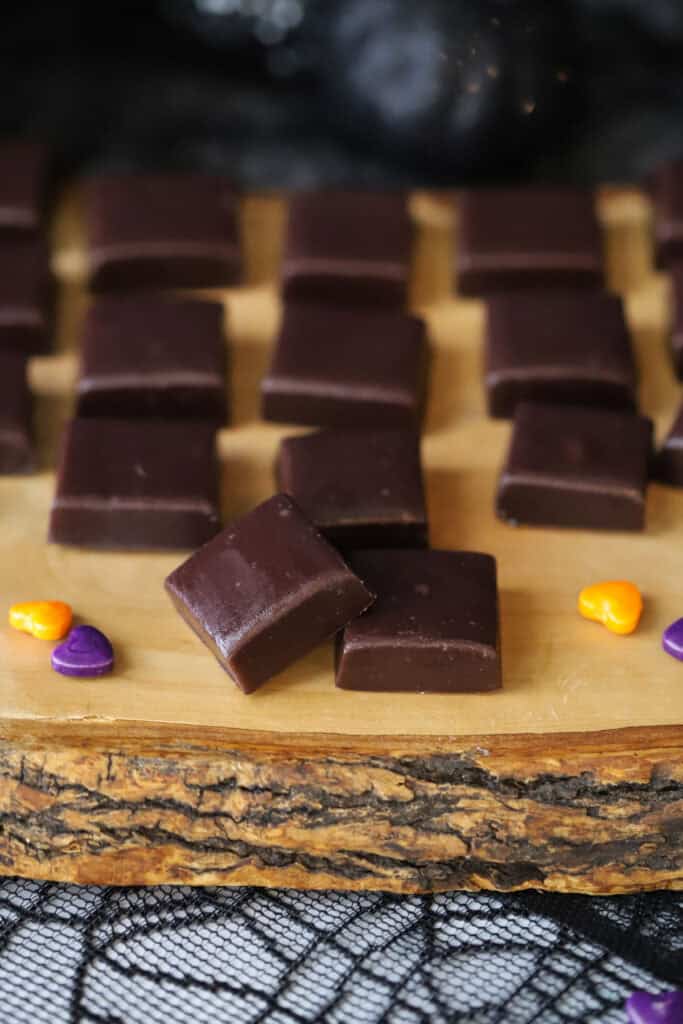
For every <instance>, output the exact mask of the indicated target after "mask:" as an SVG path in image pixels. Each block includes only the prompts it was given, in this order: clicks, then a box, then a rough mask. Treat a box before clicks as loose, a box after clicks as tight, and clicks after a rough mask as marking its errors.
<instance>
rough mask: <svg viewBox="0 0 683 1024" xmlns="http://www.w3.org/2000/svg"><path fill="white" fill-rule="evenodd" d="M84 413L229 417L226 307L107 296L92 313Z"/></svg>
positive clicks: (218, 420) (86, 340)
mask: <svg viewBox="0 0 683 1024" xmlns="http://www.w3.org/2000/svg"><path fill="white" fill-rule="evenodd" d="M77 395H78V399H77V403H78V404H77V409H78V415H79V416H106V417H117V418H136V417H139V416H142V417H147V416H154V417H161V418H163V417H167V418H169V419H204V420H207V421H211V422H213V423H215V424H216V425H217V426H218V425H221V424H223V423H225V420H226V412H227V409H226V406H227V402H226V346H225V340H224V337H223V307H222V306H221V305H220V304H219V303H216V302H199V301H193V300H191V299H186V300H183V299H175V300H171V299H165V298H163V297H159V296H155V295H132V296H131V295H128V296H125V297H119V296H106V297H104V296H103V297H101V298H99V299H97V300H96V301H95V302H94V303H93V304H92V306H91V307H90V309H89V310H88V313H87V315H86V319H85V327H84V332H83V354H82V359H81V374H80V378H79V381H78V388H77Z"/></svg>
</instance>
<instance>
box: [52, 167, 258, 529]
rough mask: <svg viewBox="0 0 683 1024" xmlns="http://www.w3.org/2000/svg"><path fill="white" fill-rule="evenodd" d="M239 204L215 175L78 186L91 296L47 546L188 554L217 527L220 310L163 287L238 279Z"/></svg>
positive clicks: (223, 367) (223, 357)
mask: <svg viewBox="0 0 683 1024" xmlns="http://www.w3.org/2000/svg"><path fill="white" fill-rule="evenodd" d="M237 205H238V204H237V196H236V194H235V192H234V190H233V189H232V187H231V186H230V184H229V183H228V182H227V181H224V180H223V179H217V178H209V177H200V176H186V175H176V176H157V175H150V176H142V175H117V176H103V177H99V178H94V179H92V180H91V181H89V182H88V183H87V184H86V186H85V195H84V209H85V218H86V231H87V279H88V285H89V288H90V292H91V296H92V301H91V304H90V306H89V309H88V311H87V314H86V318H85V323H84V327H83V344H82V355H81V370H80V376H79V381H78V388H77V404H76V418H75V419H74V420H73V421H72V422H71V423H70V424H69V426H68V428H67V431H66V434H65V437H64V441H63V446H62V455H61V464H60V468H59V473H58V479H57V489H56V494H55V498H54V502H53V507H52V513H51V517H50V539H51V540H52V541H56V542H58V543H61V544H76V545H85V546H88V547H105V548H127V549H149V548H195V547H197V546H199V545H200V544H203V543H205V542H206V541H207V540H209V539H210V538H211V537H213V536H214V534H216V533H217V532H218V530H219V529H220V525H221V523H220V508H219V484H218V463H217V458H216V452H215V433H216V430H217V429H218V428H219V427H220V426H222V425H223V424H224V423H225V422H226V420H227V417H228V403H227V379H226V376H227V350H226V338H225V331H224V310H223V305H222V303H219V302H211V301H206V300H201V299H198V298H192V297H189V298H188V297H184V296H183V297H182V298H181V297H177V296H175V297H174V296H173V294H171V293H172V291H173V290H175V289H183V291H184V292H185V291H186V290H188V289H196V288H213V287H224V286H226V285H229V284H232V283H234V282H235V281H237V280H239V276H240V264H241V259H240V245H239V237H238V218H237V213H238V210H237Z"/></svg>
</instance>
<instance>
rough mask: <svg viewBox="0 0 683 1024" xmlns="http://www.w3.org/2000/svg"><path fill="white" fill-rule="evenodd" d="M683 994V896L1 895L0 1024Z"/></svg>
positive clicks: (165, 891)
mask: <svg viewBox="0 0 683 1024" xmlns="http://www.w3.org/2000/svg"><path fill="white" fill-rule="evenodd" d="M682 978H683V893H678V894H675V893H665V892H657V893H649V894H642V895H637V896H621V897H611V898H599V897H593V898H589V897H584V896H555V895H548V894H543V893H537V892H527V893H518V894H506V895H503V894H492V893H476V894H475V893H461V892H454V893H447V894H442V895H436V896H410V897H407V896H403V897H402V896H389V895H386V894H382V893H339V892H317V893H315V892H313V893H305V892H294V891H291V890H284V889H274V890H266V889H247V888H239V889H228V888H225V889H201V888H196V889H190V888H179V887H172V886H158V887H151V888H128V889H117V888H97V887H93V886H86V887H78V886H71V885H58V884H52V883H44V882H33V881H26V880H24V879H18V878H10V879H6V880H4V881H3V882H2V883H0V1021H1V1022H2V1024H80V1022H96V1024H185V1022H191V1024H232V1022H235V1024H257V1022H261V1021H268V1022H272V1024H309V1022H313V1021H323V1022H329V1024H346V1022H350V1024H380V1022H381V1024H427V1022H430V1024H431V1022H433V1024H451V1022H460V1021H462V1022H467V1024H531V1022H532V1021H533V1022H541V1024H564V1022H569V1021H580V1022H605V1024H607V1022H610V1024H612V1022H613V1024H619V1022H624V1021H626V1015H625V1012H624V1003H625V1001H626V998H627V997H628V996H629V995H630V994H631V992H633V991H634V990H635V989H646V990H649V991H651V992H660V991H665V990H667V989H671V988H673V987H676V985H677V984H678V983H680V981H681V979H682Z"/></svg>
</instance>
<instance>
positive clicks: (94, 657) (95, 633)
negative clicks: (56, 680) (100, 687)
mask: <svg viewBox="0 0 683 1024" xmlns="http://www.w3.org/2000/svg"><path fill="white" fill-rule="evenodd" d="M113 666H114V649H113V647H112V645H111V644H110V642H109V640H108V639H107V637H106V636H105V635H104V633H100V631H99V629H95V627H94V626H76V627H75V629H72V630H71V632H70V633H69V635H68V637H67V638H66V640H65V641H64V643H62V644H60V645H59V647H55V649H54V650H53V652H52V667H53V669H54V670H55V672H61V674H62V675H63V676H82V677H86V676H103V675H106V673H107V672H111V670H112V668H113Z"/></svg>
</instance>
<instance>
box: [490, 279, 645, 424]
mask: <svg viewBox="0 0 683 1024" xmlns="http://www.w3.org/2000/svg"><path fill="white" fill-rule="evenodd" d="M485 344H486V368H485V386H486V393H487V401H488V408H489V413H490V414H491V415H492V416H500V417H508V416H512V415H514V411H515V406H516V405H517V404H518V403H519V402H523V401H538V402H563V403H569V404H575V405H596V406H600V407H608V408H617V409H618V408H622V409H630V410H633V409H635V407H636V371H635V365H634V361H633V353H632V351H631V342H630V338H629V334H628V330H627V327H626V321H625V319H624V311H623V304H622V301H621V299H620V298H619V297H617V296H616V295H609V294H608V293H607V292H602V291H599V290H595V291H593V290H588V289H580V288H577V289H571V290H563V291H556V290H549V291H545V290H528V291H517V292H501V293H499V294H497V295H493V296H491V298H490V299H489V300H488V302H487V308H486V337H485Z"/></svg>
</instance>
